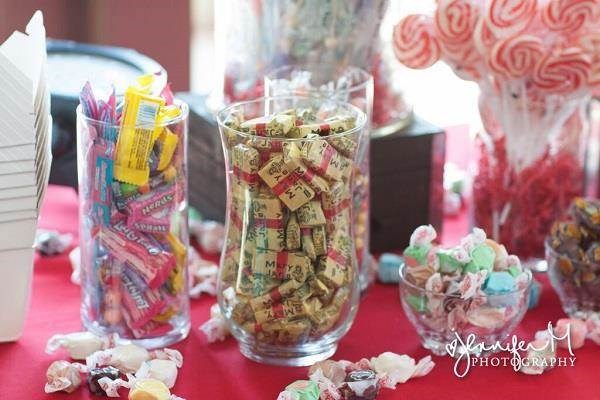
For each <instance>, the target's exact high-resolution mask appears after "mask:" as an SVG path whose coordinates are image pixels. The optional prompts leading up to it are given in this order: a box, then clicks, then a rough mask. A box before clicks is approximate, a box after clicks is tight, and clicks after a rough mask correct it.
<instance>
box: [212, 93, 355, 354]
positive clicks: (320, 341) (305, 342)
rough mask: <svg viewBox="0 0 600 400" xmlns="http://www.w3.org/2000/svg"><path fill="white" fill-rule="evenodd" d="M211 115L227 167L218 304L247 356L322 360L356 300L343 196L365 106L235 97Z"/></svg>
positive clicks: (350, 226) (349, 220)
mask: <svg viewBox="0 0 600 400" xmlns="http://www.w3.org/2000/svg"><path fill="white" fill-rule="evenodd" d="M217 119H218V122H219V128H220V132H221V138H222V142H223V149H224V153H225V169H226V175H227V217H226V245H225V248H224V251H223V253H222V255H221V268H220V271H219V279H218V288H217V292H218V300H219V305H220V307H221V310H222V313H223V315H224V316H225V317H226V319H227V321H228V323H229V326H230V330H231V332H232V334H233V335H234V336H235V338H236V339H237V340H238V342H239V346H240V351H241V352H242V353H243V354H244V355H245V356H246V357H248V358H250V359H253V360H256V361H259V362H265V363H270V364H278V365H297V366H298V365H311V364H313V363H314V362H316V361H319V360H323V359H326V358H328V357H330V356H331V355H332V354H333V353H334V352H335V350H336V347H337V343H338V341H339V340H340V338H341V337H342V336H343V335H344V334H345V333H346V332H347V331H348V329H350V325H351V324H352V321H353V320H354V316H355V314H356V311H357V308H358V298H359V284H358V267H357V261H356V251H355V249H354V241H353V240H352V238H353V237H354V230H355V224H354V221H355V220H354V218H353V215H352V214H353V212H354V210H353V207H351V205H350V203H351V199H352V193H353V191H352V190H353V186H354V174H355V171H356V167H357V166H356V162H357V154H359V153H360V152H361V151H363V150H362V149H361V148H360V146H361V145H362V142H361V137H362V135H363V134H364V133H363V131H364V130H365V123H366V116H365V114H364V113H363V112H362V111H361V110H359V109H358V108H356V107H355V106H352V105H350V104H348V103H342V102H337V101H332V100H328V99H323V98H318V97H300V96H291V97H279V98H260V99H257V100H253V101H248V102H243V103H237V104H234V105H232V106H229V107H227V108H225V109H224V110H222V111H221V112H219V113H218V115H217ZM319 133H320V134H319ZM322 135H323V136H322Z"/></svg>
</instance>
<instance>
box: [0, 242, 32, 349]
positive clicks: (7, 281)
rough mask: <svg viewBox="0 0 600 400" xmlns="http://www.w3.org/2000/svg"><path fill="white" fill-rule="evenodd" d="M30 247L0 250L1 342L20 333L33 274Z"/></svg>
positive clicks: (16, 336)
mask: <svg viewBox="0 0 600 400" xmlns="http://www.w3.org/2000/svg"><path fill="white" fill-rule="evenodd" d="M33 253H34V250H33V248H29V249H21V250H8V251H0V276H2V279H0V310H1V311H0V342H11V341H14V340H17V339H18V338H19V337H21V334H22V333H23V325H24V324H25V317H26V316H27V309H28V305H29V293H30V291H31V280H32V276H33Z"/></svg>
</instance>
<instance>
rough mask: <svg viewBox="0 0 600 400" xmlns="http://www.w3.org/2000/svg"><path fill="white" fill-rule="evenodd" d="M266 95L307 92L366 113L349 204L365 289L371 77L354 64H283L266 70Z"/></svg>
mask: <svg viewBox="0 0 600 400" xmlns="http://www.w3.org/2000/svg"><path fill="white" fill-rule="evenodd" d="M264 88H265V95H266V96H267V97H269V96H286V95H287V96H290V95H300V96H302V95H310V96H314V97H322V98H325V99H327V98H329V99H333V100H336V101H345V102H349V103H350V104H353V105H354V106H356V107H358V108H359V109H360V110H361V111H363V112H364V113H365V115H366V116H367V122H366V125H365V129H363V131H362V133H363V136H362V137H361V138H360V146H359V148H360V149H361V152H360V153H358V154H357V156H356V157H357V158H356V166H357V171H356V173H355V175H354V191H353V193H352V206H353V207H354V218H355V221H354V226H355V231H354V233H355V235H356V236H355V238H354V245H355V248H356V256H357V258H358V266H359V271H360V273H359V279H360V287H361V290H365V289H366V288H367V287H368V286H369V284H370V283H372V282H373V280H374V279H375V269H374V268H372V266H373V265H375V263H374V261H373V259H372V256H371V253H370V251H369V233H370V221H371V218H370V213H369V210H370V185H369V182H370V168H369V166H370V158H371V157H370V150H371V146H370V140H369V139H370V133H371V130H370V127H371V114H372V111H373V77H372V76H371V75H370V74H369V73H368V72H366V71H365V70H362V69H360V68H357V67H347V68H341V69H340V68H339V67H336V66H334V65H330V66H327V65H321V66H319V68H317V69H312V70H311V69H310V66H308V65H306V66H295V65H286V66H283V67H280V68H276V69H274V70H272V71H269V72H267V74H266V76H265V82H264Z"/></svg>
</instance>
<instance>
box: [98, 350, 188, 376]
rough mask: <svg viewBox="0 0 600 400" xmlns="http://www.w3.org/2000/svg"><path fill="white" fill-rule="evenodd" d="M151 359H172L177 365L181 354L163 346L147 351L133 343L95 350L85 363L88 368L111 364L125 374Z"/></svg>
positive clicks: (179, 363) (180, 362) (180, 361)
mask: <svg viewBox="0 0 600 400" xmlns="http://www.w3.org/2000/svg"><path fill="white" fill-rule="evenodd" d="M151 359H163V360H172V361H174V362H175V364H176V365H177V366H178V367H179V366H181V365H182V364H183V356H182V355H181V353H180V352H179V351H177V350H173V349H168V348H165V349H161V350H154V351H148V350H146V349H145V348H143V347H140V346H137V345H135V344H126V345H121V346H116V347H114V348H112V349H107V350H101V351H97V352H95V353H94V354H92V355H90V356H88V357H87V358H86V364H87V366H88V367H89V368H95V367H97V366H112V367H115V368H117V369H118V370H119V371H121V372H122V373H124V374H127V373H132V372H135V371H137V370H138V369H139V368H140V367H141V365H142V363H143V362H144V361H148V360H151Z"/></svg>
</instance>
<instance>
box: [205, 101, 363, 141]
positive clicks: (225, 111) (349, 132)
mask: <svg viewBox="0 0 600 400" xmlns="http://www.w3.org/2000/svg"><path fill="white" fill-rule="evenodd" d="M278 100H279V101H281V100H317V101H327V102H330V103H332V104H336V105H338V106H342V107H345V108H349V109H350V110H352V111H353V112H354V114H355V115H356V116H357V119H356V124H355V126H354V128H352V129H349V130H347V131H344V132H339V133H334V134H333V135H327V136H319V137H318V138H314V139H307V138H287V137H274V136H258V135H254V134H252V133H248V132H242V131H240V130H238V129H234V128H231V127H228V126H226V125H225V122H224V120H225V118H226V117H227V116H229V115H230V114H231V113H232V112H233V111H234V110H235V109H238V108H242V107H244V106H249V105H251V104H265V103H267V102H269V101H278ZM216 117H217V123H218V124H219V128H221V129H223V130H225V129H227V130H228V131H231V132H234V133H235V134H236V135H239V136H241V137H244V138H248V139H263V140H268V141H274V142H275V141H280V142H309V141H312V140H330V139H336V138H343V137H347V136H351V135H353V134H355V133H356V132H360V131H361V130H363V129H364V128H365V127H366V122H367V115H366V114H365V113H364V111H362V110H361V109H360V108H358V107H356V106H355V105H353V104H351V103H349V102H346V101H338V100H333V99H330V98H327V97H318V96H311V95H309V96H299V95H292V96H263V97H258V98H256V99H253V100H245V101H239V102H236V103H232V104H230V105H228V106H227V107H225V108H223V109H222V110H220V111H219V112H218V113H217V116H216Z"/></svg>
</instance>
